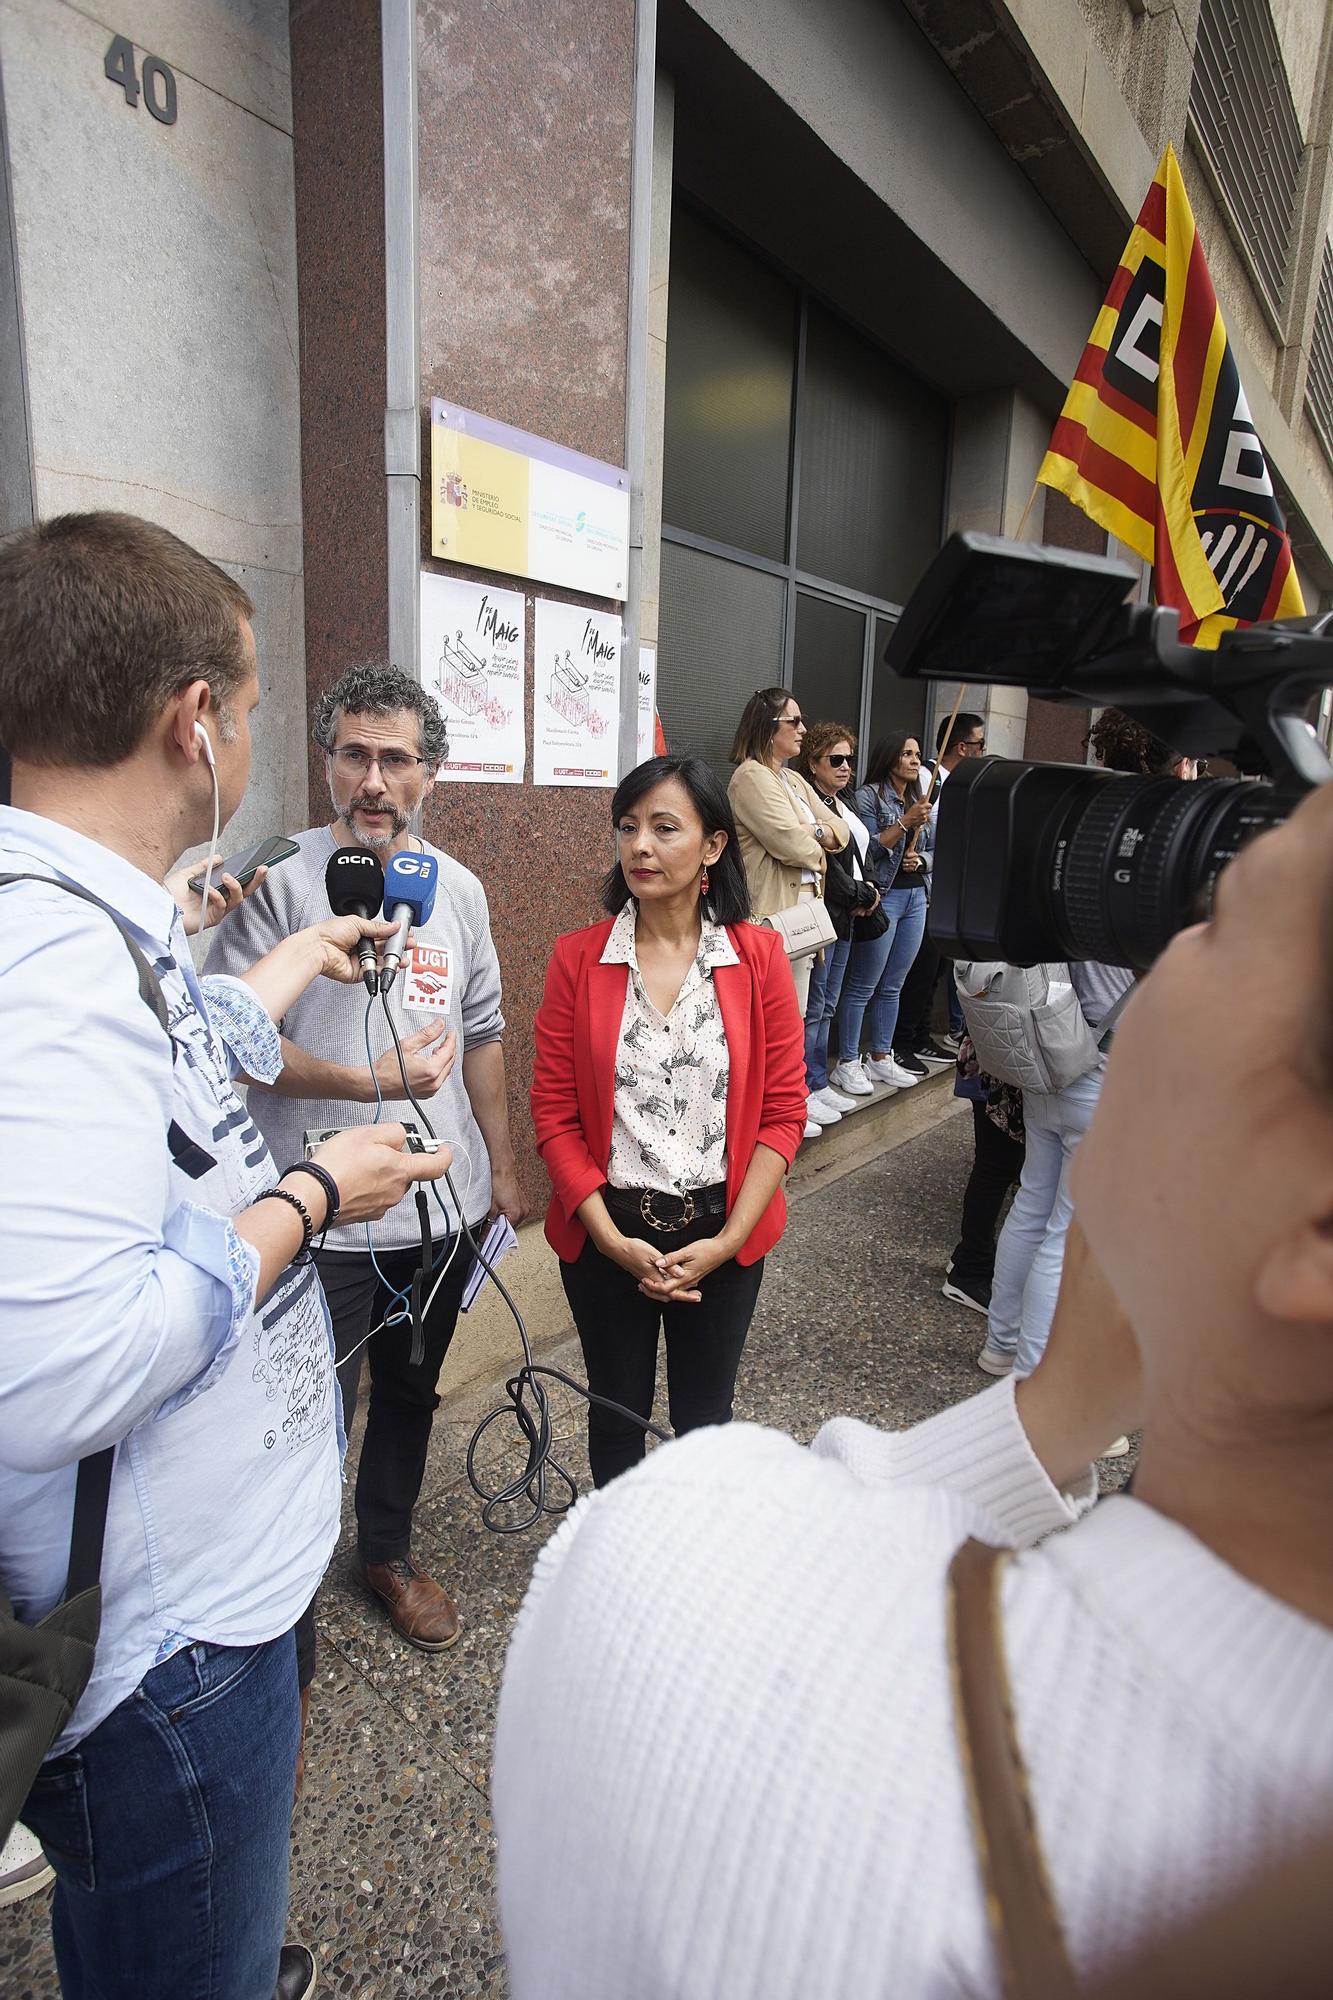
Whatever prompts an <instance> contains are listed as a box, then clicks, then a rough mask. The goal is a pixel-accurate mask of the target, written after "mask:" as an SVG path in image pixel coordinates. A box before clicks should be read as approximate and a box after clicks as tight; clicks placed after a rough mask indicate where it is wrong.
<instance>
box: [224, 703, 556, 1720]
mask: <svg viewBox="0 0 1333 2000" xmlns="http://www.w3.org/2000/svg"><path fill="white" fill-rule="evenodd" d="M314 736H315V741H316V743H317V744H318V746H319V748H320V750H321V751H322V752H323V754H324V772H325V778H326V781H327V784H328V788H329V797H330V800H331V802H332V806H333V820H332V823H331V824H330V825H326V826H319V827H313V828H311V829H309V830H308V831H307V832H305V833H302V834H300V835H298V836H297V837H296V838H297V846H298V850H299V851H298V853H297V854H296V855H295V856H294V857H293V858H292V859H291V860H290V861H287V862H285V863H284V864H283V865H282V866H281V867H280V868H274V869H273V871H272V872H271V874H270V875H269V877H268V880H267V881H266V882H265V883H264V885H263V887H262V888H261V889H259V890H258V891H257V892H256V893H255V894H254V895H253V896H251V897H250V898H249V900H248V901H247V902H246V903H245V904H244V905H243V906H242V907H241V908H240V909H239V910H237V911H236V912H235V913H234V914H233V915H232V916H231V917H230V918H228V919H227V921H226V922H225V923H224V924H223V925H222V926H221V928H220V930H219V931H218V932H217V933H216V934H215V935H216V937H217V943H216V944H215V946H214V950H213V955H212V957H211V959H210V968H211V969H227V968H230V967H231V966H232V965H233V963H234V964H236V965H248V964H250V963H251V962H252V960H253V959H254V958H256V957H258V956H259V955H260V954H261V953H262V952H264V951H266V950H268V949H269V947H270V946H271V945H272V944H273V943H275V942H276V941H277V939H279V938H281V937H286V936H287V935H288V934H289V933H290V932H291V931H294V930H299V929H300V928H301V926H302V925H303V924H304V923H306V922H308V921H311V919H309V918H307V917H306V916H304V915H303V912H305V911H314V912H316V913H317V915H318V916H321V917H322V916H327V914H328V901H327V895H326V891H325V886H324V876H325V869H326V867H327V865H328V862H329V859H330V857H331V856H332V855H333V854H334V853H335V852H336V851H337V849H338V848H339V847H351V846H360V847H366V848H369V849H370V850H371V851H372V852H373V853H374V854H375V855H376V856H377V857H378V859H379V860H380V861H382V862H387V861H388V860H389V858H390V856H391V855H394V854H401V853H406V852H419V853H426V854H431V855H433V856H434V858H435V860H436V862H437V863H438V866H439V871H440V874H439V888H438V892H437V895H436V901H435V908H434V911H433V913H432V915H431V917H430V919H429V921H428V922H427V923H425V924H424V925H421V926H420V927H419V928H418V929H417V931H416V932H415V933H414V940H413V945H412V948H411V952H410V954H409V959H410V963H409V962H408V961H406V960H405V961H404V965H403V976H402V977H401V978H400V979H399V980H398V982H397V983H396V985H395V987H394V989H393V1000H394V1005H395V1010H396V1012H397V1013H398V1015H399V1032H400V1034H401V1037H402V1045H403V1052H404V1056H405V1059H406V1065H407V1073H408V1080H409V1082H410V1083H411V1086H412V1095H413V1096H414V1097H416V1098H417V1099H418V1100H419V1101H420V1103H421V1104H422V1105H423V1107H424V1108H425V1110H426V1112H427V1113H428V1115H429V1117H430V1120H431V1123H432V1125H433V1126H434V1127H435V1129H436V1131H437V1132H438V1133H439V1135H440V1137H441V1138H446V1137H447V1138H448V1140H449V1141H450V1143H451V1144H452V1146H453V1148H454V1162H455V1164H454V1181H455V1184H456V1185H457V1186H458V1188H459V1190H460V1193H459V1199H460V1200H461V1202H462V1205H463V1216H462V1218H460V1217H459V1216H458V1215H457V1214H456V1213H455V1212H453V1201H452V1198H451V1197H450V1196H449V1195H448V1194H447V1193H445V1192H444V1190H443V1184H442V1187H441V1196H442V1202H443V1208H442V1209H440V1208H437V1209H436V1211H435V1222H436V1232H437V1240H436V1243H435V1254H436V1262H437V1264H438V1265H439V1266H440V1273H441V1275H440V1277H439V1280H438V1282H437V1283H436V1284H435V1287H434V1290H433V1293H432V1303H431V1305H430V1307H429V1310H428V1311H427V1314H426V1355H425V1361H424V1363H423V1364H421V1365H420V1366H417V1367H414V1366H413V1365H412V1362H411V1359H410V1351H409V1350H410V1332H411V1330H410V1327H409V1326H408V1325H406V1324H405V1323H403V1322H402V1321H401V1320H400V1318H399V1313H398V1308H399V1305H400V1294H401V1293H402V1292H404V1291H406V1290H407V1288H408V1287H409V1286H410V1284H411V1280H412V1274H413V1272H414V1271H415V1270H416V1269H417V1267H418V1264H419V1263H420V1259H421V1232H420V1226H419V1223H418V1220H417V1215H416V1210H415V1207H414V1205H413V1203H412V1202H411V1201H410V1200H407V1201H404V1202H401V1203H400V1204H399V1206H398V1207H397V1208H395V1209H391V1210H390V1211H389V1213H388V1214H387V1215H386V1216H385V1217H384V1219H383V1221H382V1222H380V1223H377V1224H376V1225H375V1226H374V1227H373V1229H370V1230H366V1229H364V1228H354V1229H332V1230H330V1231H329V1235H328V1243H327V1247H326V1248H325V1249H324V1250H323V1251H322V1252H320V1253H319V1255H318V1258H317V1261H318V1264H319V1272H320V1276H321V1278H322V1279H323V1282H324V1289H325V1292H326V1294H327V1296H328V1301H329V1308H330V1311H331V1312H332V1315H333V1330H334V1340H335V1343H336V1347H337V1353H338V1359H339V1369H338V1375H339V1380H340V1382H341V1383H342V1391H343V1409H344V1413H345V1416H346V1420H347V1425H348V1428H349V1429H350V1427H351V1421H352V1416H353V1414H354V1412H355V1408H356V1397H357V1386H358V1381H359V1377H360V1372H361V1353H362V1349H363V1348H364V1349H365V1350H366V1351H367V1353H368V1355H369V1361H370V1397H369V1403H368V1407H367V1411H366V1426H365V1436H364V1438H363V1440H362V1446H361V1463H360V1467H359V1469H358V1473H357V1482H356V1517H357V1544H358V1553H359V1558H360V1564H361V1572H362V1575H363V1577H364V1580H365V1583H366V1585H367V1587H368V1588H369V1589H370V1590H371V1591H372V1592H373V1593H374V1595H375V1596H376V1597H378V1598H379V1599H380V1600H381V1601H382V1602H383V1604H384V1605H385V1606H386V1608H387V1610H388V1613H389V1617H390V1618H391V1620H392V1621H393V1624H394V1625H395V1626H396V1628H397V1630H398V1631H399V1633H400V1634H401V1635H402V1637H403V1638H404V1639H406V1640H407V1641H408V1642H409V1644H411V1645H413V1646H417V1647H420V1648H421V1649H422V1650H423V1651H425V1652H440V1651H442V1650H443V1649H444V1648H445V1647H447V1646H451V1645H452V1644H453V1642H454V1640H455V1639H456V1638H457V1636H458V1611H457V1607H456V1606H455V1604H454V1602H453V1599H452V1598H451V1597H450V1595H449V1593H448V1591H447V1590H446V1589H445V1588H444V1586H443V1585H442V1584H440V1583H438V1582H437V1581H436V1580H435V1579H434V1578H433V1577H431V1576H428V1575H427V1573H426V1572H425V1570H424V1569H423V1568H422V1567H421V1565H420V1564H419V1563H418V1562H417V1561H416V1560H415V1558H414V1557H413V1555H412V1514H413V1509H414V1507H415V1506H416V1502H417V1497H418V1495H419V1493H420V1490H421V1482H422V1478H423V1476H424V1473H425V1468H426V1454H427V1449H428V1447H429V1444H430V1434H431V1423H432V1419H433V1417H434V1413H435V1411H436V1409H437V1408H438V1406H439V1397H438V1395H437V1394H436V1386H435V1385H436V1381H437V1379H438V1377H439V1373H440V1369H441V1367H442V1365H443V1362H444V1357H445V1354H446V1352H447V1350H448V1347H449V1342H450V1340H451V1339H452V1337H453V1331H454V1325H455V1322H456V1320H457V1316H458V1305H459V1299H460V1296H461V1293H462V1289H463V1284H464V1281H465V1279H466V1277H467V1273H468V1268H469V1265H470V1263H471V1261H472V1260H471V1255H470V1253H469V1252H468V1250H467V1248H466V1245H465V1244H464V1245H462V1247H460V1246H459V1236H458V1231H459V1224H460V1219H461V1220H465V1221H467V1222H468V1223H469V1224H471V1225H473V1226H474V1227H477V1226H480V1225H482V1224H484V1222H485V1220H486V1218H487V1216H488V1215H495V1214H499V1213H500V1212H503V1213H504V1214H505V1215H507V1216H508V1217H509V1219H510V1221H511V1222H513V1223H515V1224H517V1223H519V1222H521V1221H522V1220H523V1217H524V1212H525V1211H524V1207H523V1201H522V1197H521V1195H520V1193H519V1187H518V1179H517V1174H516V1170H515V1165H514V1151H513V1145H512V1142H511V1139H510V1133H509V1115H508V1110H507V1108H506V1102H505V1072H504V1052H503V1047H502V1042H501V1037H502V1036H503V1033H504V1017H503V1015H502V1014H501V1011H500V967H499V961H498V960H497V958H496V953H495V946H494V944H493V942H492V939H491V928H490V918H489V913H488V911H487V906H486V895H485V891H484V890H483V888H482V886H481V883H480V882H479V881H478V880H477V878H476V876H475V875H473V874H472V873H471V872H470V870H468V869H467V868H464V867H463V866H462V865H461V863H459V862H457V861H455V860H454V859H453V858H452V857H451V856H450V855H448V854H445V853H444V852H442V850H441V849H439V848H438V847H433V846H432V845H431V844H430V842H428V841H426V840H424V839H423V838H422V836H421V835H420V834H419V833H417V832H415V831H414V830H413V829H414V827H415V825H416V824H417V823H418V816H419V814H420V811H421V808H422V805H423V803H424V801H425V799H426V796H427V794H428V793H429V792H430V791H431V789H432V788H433V786H434V784H435V778H436V772H437V771H438V769H439V766H440V764H441V762H442V761H443V760H444V759H445V758H446V757H447V756H448V754H449V746H448V743H447V741H446V740H445V728H444V718H443V716H442V715H441V713H440V710H439V707H438V705H437V704H436V702H435V700H434V698H433V697H432V696H431V695H429V694H428V693H427V692H426V691H425V689H424V688H422V687H421V685H420V684H419V683H418V682H417V681H415V680H413V679H412V678H411V677H410V676H409V675H407V674H404V673H401V672H399V670H398V669H397V668H394V667H382V666H361V667H353V668H351V669H350V670H349V671H348V672H347V673H345V674H343V676H342V677H341V679H340V680H338V681H337V682H336V683H335V685H334V686H332V687H331V688H329V689H327V690H326V691H325V693H324V694H323V695H321V697H320V699H319V703H318V705H317V707H316V710H315V719H314ZM339 997H340V998H341V999H342V1002H343V1004H342V1005H341V1006H328V1005H323V1004H318V1003H312V1004H307V1003H306V1001H305V999H304V998H303V999H302V1000H301V1001H299V1002H298V1003H297V1005H296V1006H294V1007H293V1008H291V1009H290V1010H289V1012H288V1013H287V1015H286V1016H285V1017H284V1020H283V1022H282V1032H283V1057H284V1067H283V1069H282V1072H281V1074H280V1076H279V1077H278V1079H277V1081H276V1083H274V1084H273V1085H270V1086H260V1085H258V1084H256V1085H252V1087H251V1090H250V1110H251V1114H252V1116H253V1118H254V1120H255V1123H256V1124H257V1125H258V1126H259V1128H260V1130H261V1131H262V1132H263V1133H264V1135H265V1137H266V1138H267V1139H268V1141H269V1143H270V1145H276V1146H277V1147H278V1150H279V1152H280V1153H281V1156H282V1157H283V1158H284V1159H285V1158H288V1157H291V1158H296V1159H299V1158H300V1157H301V1152H302V1148H303V1145H304V1142H305V1135H306V1133H307V1132H310V1131H324V1130H327V1129H328V1128H329V1127H333V1126H347V1125H356V1124H363V1123H369V1122H371V1121H372V1120H373V1119H374V1118H375V1117H376V1116H377V1111H378V1105H379V1102H380V1100H382V1099H383V1100H388V1099H400V1100H401V1099H402V1098H403V1096H404V1091H403V1085H402V1079H401V1076H400V1074H399V1069H398V1061H397V1057H396V1055H395V1053H394V1049H393V1046H392V1043H391V1040H390V1036H389V1031H388V1025H387V1023H386V1021H385V1019H384V1016H383V1011H382V1009H381V1007H380V1006H379V1004H378V1003H375V1004H374V1005H372V1006H371V1007H370V1008H369V1010H368V1011H367V1009H366V1008H365V1007H363V1006H358V1005H357V1004H356V1002H355V1001H354V1000H349V999H348V997H347V995H346V994H340V996H339ZM460 1050H461V1055H462V1061H461V1063H458V1062H456V1057H457V1055H458V1053H459V1052H460ZM283 1148H286V1151H285V1152H284V1151H283V1150H282V1149H283ZM390 1320H392V1324H390V1323H389V1322H390ZM301 1637H302V1639H303V1642H304V1643H303V1645H302V1648H301V1650H302V1654H303V1658H302V1682H303V1685H304V1684H306V1683H308V1681H309V1678H310V1674H311V1671H312V1669H313V1654H314V1644H313V1623H312V1621H310V1620H307V1621H305V1627H304V1630H303V1632H302V1634H301Z"/></svg>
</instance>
